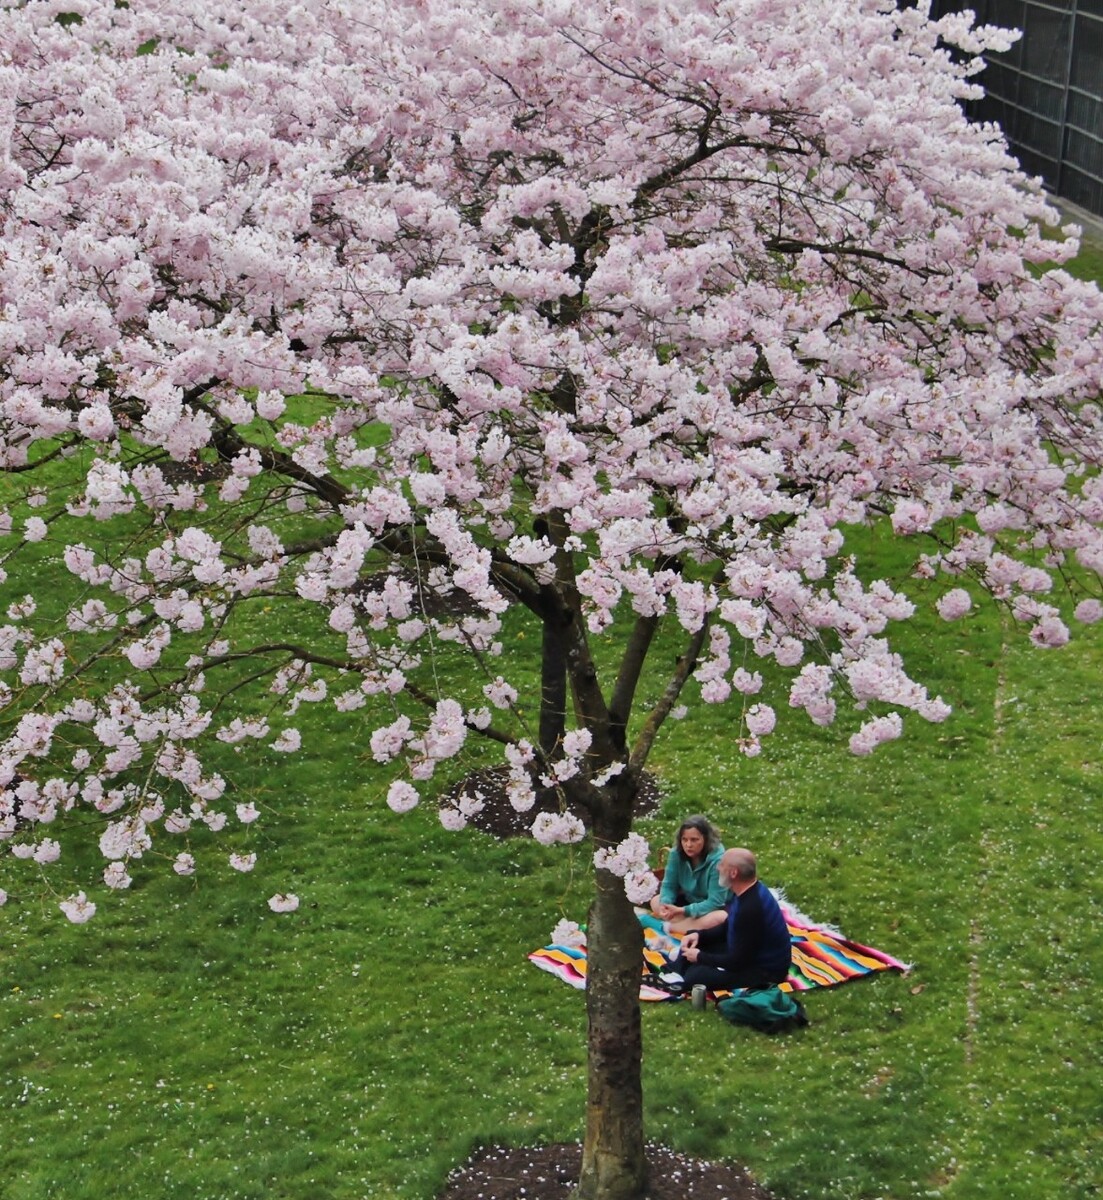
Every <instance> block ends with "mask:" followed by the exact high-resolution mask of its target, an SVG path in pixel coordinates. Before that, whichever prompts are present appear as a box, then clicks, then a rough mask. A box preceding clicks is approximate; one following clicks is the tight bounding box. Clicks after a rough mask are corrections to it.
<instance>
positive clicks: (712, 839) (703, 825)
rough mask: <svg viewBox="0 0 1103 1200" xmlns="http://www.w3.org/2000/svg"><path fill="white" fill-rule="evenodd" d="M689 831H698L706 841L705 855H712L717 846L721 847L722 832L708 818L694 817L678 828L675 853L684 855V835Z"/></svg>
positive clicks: (687, 818) (687, 819) (688, 818)
mask: <svg viewBox="0 0 1103 1200" xmlns="http://www.w3.org/2000/svg"><path fill="white" fill-rule="evenodd" d="M687 829H696V830H697V832H698V833H699V834H700V835H701V836H702V837H703V838H704V839H705V855H706V856H707V855H709V854H711V853H712V852H713V851H714V850H715V849H716V847H717V846H719V845H720V832H719V830H718V829H717V828H716V826H715V825H713V823H712V822H711V821H710V820H709V819H708V817H702V816H692V817H686V819H685V820H684V821H683V822H682V823H681V825H679V826H678V833H677V836H676V837H675V838H674V853H675V854H681V855H682V857H683V858H684V857H685V855H684V854H683V853H682V834H683V833H685V831H686V830H687Z"/></svg>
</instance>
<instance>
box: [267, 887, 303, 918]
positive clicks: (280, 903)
mask: <svg viewBox="0 0 1103 1200" xmlns="http://www.w3.org/2000/svg"><path fill="white" fill-rule="evenodd" d="M268 907H269V908H270V909H271V910H272V911H273V912H274V913H291V912H294V911H295V910H296V909H297V908H298V907H299V897H298V896H296V895H295V893H294V892H277V893H276V894H275V895H274V896H269V897H268Z"/></svg>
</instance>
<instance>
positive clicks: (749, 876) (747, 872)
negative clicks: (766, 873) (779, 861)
mask: <svg viewBox="0 0 1103 1200" xmlns="http://www.w3.org/2000/svg"><path fill="white" fill-rule="evenodd" d="M717 870H718V873H719V875H720V882H721V883H722V884H723V885H724V886H725V887H726V888H730V889H731V891H733V892H735V893H736V894H738V893H739V892H742V891H746V889H747V888H749V887H750V886H751V884H752V883H754V881H755V880H756V879H757V878H758V864H757V863H756V862H755V857H754V855H753V854H752V853H751V852H750V851H749V850H746V849H744V848H743V847H739V848H738V849H736V850H725V851H724V853H723V854H722V855H721V856H720V862H719V863H718V864H717Z"/></svg>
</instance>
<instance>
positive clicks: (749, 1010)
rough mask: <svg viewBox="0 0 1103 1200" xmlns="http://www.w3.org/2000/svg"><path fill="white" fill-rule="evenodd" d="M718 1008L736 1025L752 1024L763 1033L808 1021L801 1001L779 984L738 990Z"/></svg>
mask: <svg viewBox="0 0 1103 1200" xmlns="http://www.w3.org/2000/svg"><path fill="white" fill-rule="evenodd" d="M716 1011H717V1012H718V1013H719V1014H720V1015H721V1016H722V1017H723V1018H724V1019H725V1020H726V1021H731V1022H732V1024H733V1025H750V1026H752V1027H753V1028H755V1029H761V1030H762V1032H763V1033H782V1032H783V1031H785V1030H788V1029H799V1028H801V1027H802V1026H804V1025H807V1024H808V1017H807V1016H806V1015H805V1012H804V1009H803V1008H802V1007H801V1006H800V1004H799V1003H798V1002H797V1001H796V1000H795V999H794V998H793V997H792V996H791V995H790V994H789V993H788V992H783V991H782V990H781V988H779V987H777V986H776V985H775V986H774V987H768V988H755V989H754V990H753V991H752V990H750V989H748V990H746V991H742V992H736V994H735V995H734V996H728V997H727V998H726V999H724V1000H721V1001H720V1002H719V1003H718V1004H717V1005H716Z"/></svg>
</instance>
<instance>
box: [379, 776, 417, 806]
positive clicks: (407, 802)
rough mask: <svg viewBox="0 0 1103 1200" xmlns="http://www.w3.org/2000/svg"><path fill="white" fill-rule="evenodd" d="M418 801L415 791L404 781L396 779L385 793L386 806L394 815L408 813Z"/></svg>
mask: <svg viewBox="0 0 1103 1200" xmlns="http://www.w3.org/2000/svg"><path fill="white" fill-rule="evenodd" d="M420 800H421V797H420V796H419V795H418V793H417V789H416V788H415V787H413V785H412V784H409V783H407V782H406V781H405V780H404V779H396V780H395V781H394V782H393V783H392V784H391V786H390V788H389V789H388V791H387V804H388V806H389V807H390V808H391V809H392V810H393V811H394V812H396V813H404V812H409V811H410V809H411V808H415V807H416V806H417V804H418V803H419V802H420Z"/></svg>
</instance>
